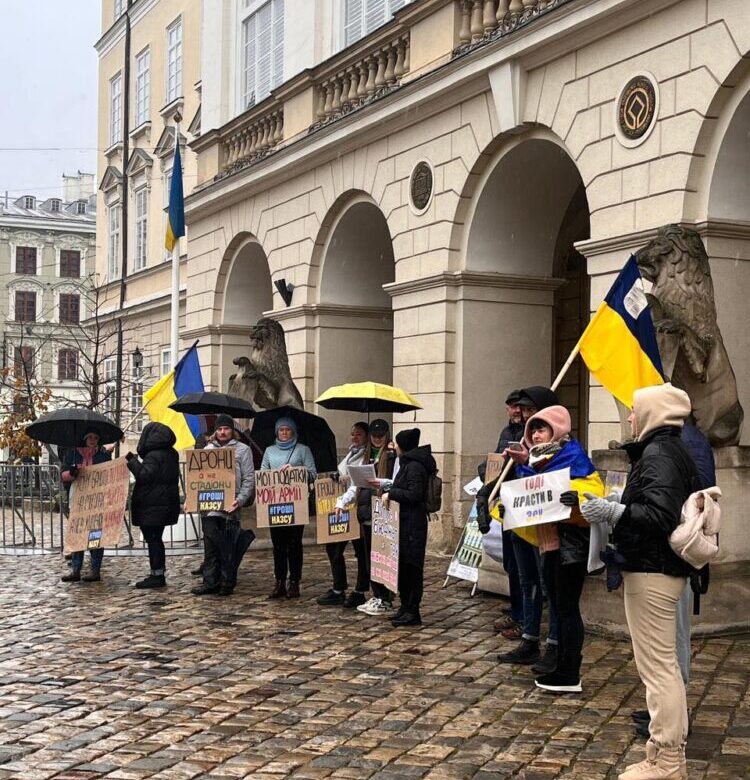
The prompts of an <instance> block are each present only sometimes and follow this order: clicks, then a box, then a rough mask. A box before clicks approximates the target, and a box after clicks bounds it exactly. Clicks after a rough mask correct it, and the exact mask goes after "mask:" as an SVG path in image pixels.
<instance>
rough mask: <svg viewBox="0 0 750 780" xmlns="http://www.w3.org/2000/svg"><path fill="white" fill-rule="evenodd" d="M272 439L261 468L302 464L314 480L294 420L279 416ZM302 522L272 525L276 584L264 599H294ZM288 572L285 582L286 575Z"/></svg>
mask: <svg viewBox="0 0 750 780" xmlns="http://www.w3.org/2000/svg"><path fill="white" fill-rule="evenodd" d="M274 428H275V431H276V442H275V444H272V445H271V446H270V447H267V448H266V451H265V452H264V453H263V462H262V463H261V466H260V467H261V469H263V470H266V469H285V468H289V467H290V466H304V467H305V468H306V469H307V479H308V481H309V482H314V481H315V477H316V476H317V470H316V468H315V460H314V459H313V454H312V451H311V450H310V448H309V447H308V446H307V445H306V444H302V443H301V442H300V441H299V440H298V438H297V423H296V422H295V421H294V420H293V419H292V418H291V417H279V419H278V420H276V423H275V426H274ZM304 531H305V526H304V525H294V526H291V527H289V528H272V529H271V542H272V543H273V571H274V576H275V578H276V586H275V587H274V589H273V591H272V592H271V594H270V596H269V597H268V598H270V599H281V598H290V599H298V598H299V597H300V592H299V584H300V580H301V579H302V556H303V553H302V534H303V533H304ZM287 573H288V574H289V585H288V586H287V582H286V578H287Z"/></svg>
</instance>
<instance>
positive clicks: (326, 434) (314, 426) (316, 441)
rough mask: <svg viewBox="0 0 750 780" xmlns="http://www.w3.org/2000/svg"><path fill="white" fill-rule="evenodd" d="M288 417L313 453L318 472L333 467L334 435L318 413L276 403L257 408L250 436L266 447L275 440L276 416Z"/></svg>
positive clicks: (334, 463)
mask: <svg viewBox="0 0 750 780" xmlns="http://www.w3.org/2000/svg"><path fill="white" fill-rule="evenodd" d="M279 417H291V418H292V419H293V420H294V422H295V423H297V436H298V437H299V441H300V442H302V444H306V445H307V446H308V447H309V448H310V449H311V450H312V454H313V459H314V460H315V467H316V468H317V470H318V471H319V472H321V473H322V472H324V471H336V469H337V468H338V460H337V458H336V437H335V436H334V435H333V431H332V430H331V428H330V427H329V425H328V423H327V422H326V421H325V420H324V419H323V418H322V417H318V415H317V414H310V413H309V412H305V411H303V410H302V409H296V408H295V407H293V406H278V407H276V408H275V409H267V410H266V411H264V412H258V414H257V415H256V417H255V419H254V420H253V428H252V437H253V440H254V441H255V443H256V444H257V445H258V446H259V447H261V448H263V449H265V448H266V447H270V446H271V445H272V444H273V443H274V442H275V441H276V430H275V426H276V420H278V419H279Z"/></svg>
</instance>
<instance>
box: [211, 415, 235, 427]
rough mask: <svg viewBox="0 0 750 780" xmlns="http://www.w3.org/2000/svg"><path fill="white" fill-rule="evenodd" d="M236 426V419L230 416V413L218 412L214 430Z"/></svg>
mask: <svg viewBox="0 0 750 780" xmlns="http://www.w3.org/2000/svg"><path fill="white" fill-rule="evenodd" d="M223 427H227V428H232V429H233V428H234V419H233V418H232V417H230V416H229V415H228V414H217V415H216V424H215V425H214V430H217V429H218V428H223Z"/></svg>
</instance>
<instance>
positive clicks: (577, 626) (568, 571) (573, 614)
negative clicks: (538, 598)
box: [542, 550, 587, 676]
mask: <svg viewBox="0 0 750 780" xmlns="http://www.w3.org/2000/svg"><path fill="white" fill-rule="evenodd" d="M542 566H543V568H544V581H545V583H546V584H547V597H548V598H549V599H550V602H551V603H552V604H554V606H555V608H556V609H557V639H558V647H557V671H559V672H562V673H563V674H570V675H573V676H577V675H578V674H579V673H580V671H581V651H582V650H583V639H584V626H583V618H582V617H581V609H580V606H579V604H580V601H581V593H582V592H583V583H584V582H585V580H586V572H587V568H586V563H585V562H583V563H566V564H563V563H562V561H561V559H560V551H559V550H555V551H553V552H547V553H544V555H543V556H542Z"/></svg>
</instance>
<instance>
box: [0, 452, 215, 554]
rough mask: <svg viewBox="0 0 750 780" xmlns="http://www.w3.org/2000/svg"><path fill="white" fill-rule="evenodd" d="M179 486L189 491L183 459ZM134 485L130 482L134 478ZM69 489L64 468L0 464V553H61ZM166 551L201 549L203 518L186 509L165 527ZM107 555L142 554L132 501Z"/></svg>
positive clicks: (141, 543) (181, 489)
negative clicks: (116, 542)
mask: <svg viewBox="0 0 750 780" xmlns="http://www.w3.org/2000/svg"><path fill="white" fill-rule="evenodd" d="M180 465H181V467H182V469H181V474H180V491H181V493H182V495H183V496H184V495H185V464H184V463H182V464H180ZM131 488H132V483H131ZM67 516H68V501H67V494H66V491H65V489H64V488H63V485H62V480H61V479H60V467H59V466H52V465H35V464H22V465H15V464H8V463H1V464H0V522H1V523H2V527H1V529H0V531H1V533H2V536H1V537H0V554H11V555H31V554H43V553H60V552H61V551H62V549H63V546H64V539H65V520H66V518H67ZM164 545H165V547H166V548H167V553H168V554H169V553H171V554H182V553H194V552H199V551H201V550H202V547H203V537H202V534H201V524H200V518H199V516H198V515H197V514H192V513H190V514H182V515H180V519H179V521H178V523H177V525H171V526H167V528H166V530H165V532H164ZM107 554H109V555H144V554H146V544H145V542H144V541H143V539H142V537H141V535H140V531H139V529H138V528H137V527H136V526H133V523H132V518H131V515H130V501H129V500H128V505H127V508H126V511H125V517H124V519H123V528H122V536H121V538H120V544H119V545H118V546H117V547H116V548H115V549H112V550H107Z"/></svg>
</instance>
